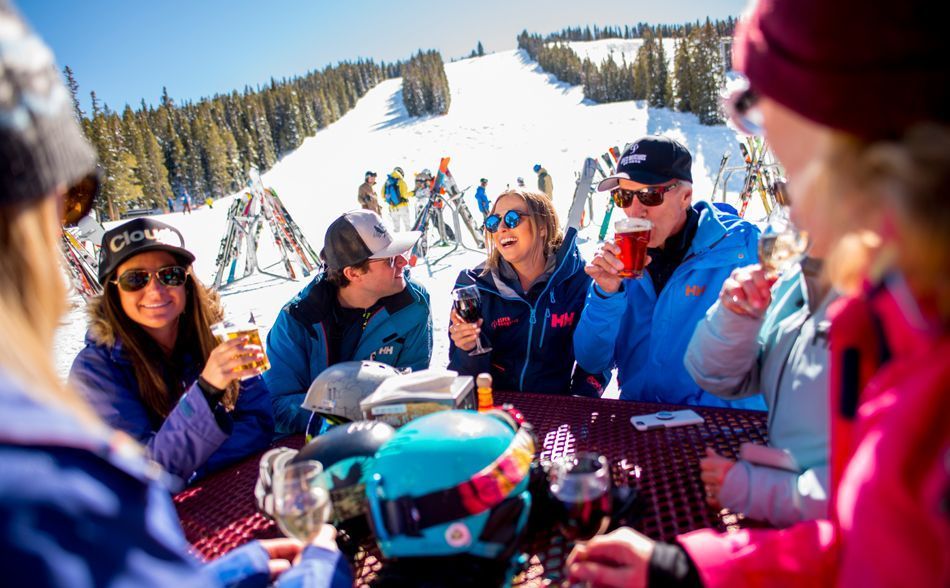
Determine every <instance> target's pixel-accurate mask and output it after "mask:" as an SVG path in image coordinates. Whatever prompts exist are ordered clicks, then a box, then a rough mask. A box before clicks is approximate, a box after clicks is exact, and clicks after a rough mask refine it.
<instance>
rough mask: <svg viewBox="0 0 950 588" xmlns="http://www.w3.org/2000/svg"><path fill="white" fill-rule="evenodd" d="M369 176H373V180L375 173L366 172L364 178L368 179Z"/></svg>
mask: <svg viewBox="0 0 950 588" xmlns="http://www.w3.org/2000/svg"><path fill="white" fill-rule="evenodd" d="M370 176H373V177H374V178H375V177H376V172H374V171H368V172H366V176H365V177H367V178H368V177H370Z"/></svg>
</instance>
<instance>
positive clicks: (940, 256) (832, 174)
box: [808, 124, 950, 330]
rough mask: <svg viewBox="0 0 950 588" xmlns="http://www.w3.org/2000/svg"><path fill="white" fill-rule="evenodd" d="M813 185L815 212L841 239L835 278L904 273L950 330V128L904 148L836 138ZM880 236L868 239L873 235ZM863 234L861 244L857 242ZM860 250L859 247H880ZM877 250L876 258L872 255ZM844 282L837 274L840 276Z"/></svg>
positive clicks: (912, 136)
mask: <svg viewBox="0 0 950 588" xmlns="http://www.w3.org/2000/svg"><path fill="white" fill-rule="evenodd" d="M818 167H819V172H818V173H816V175H818V176H820V180H818V181H816V182H814V183H813V184H812V186H811V188H812V190H811V191H812V195H811V196H808V198H809V199H811V200H813V206H821V207H822V208H821V210H822V211H823V212H824V213H825V214H827V215H829V216H828V219H827V221H826V222H825V223H823V224H825V225H826V226H829V227H834V229H835V233H836V235H837V237H838V239H837V243H836V247H835V248H834V249H833V251H832V253H831V254H830V255H829V261H830V262H831V263H830V266H831V267H832V268H843V269H839V271H838V272H833V274H832V275H831V279H832V280H833V281H835V282H836V283H840V282H841V281H842V275H844V276H846V277H849V276H853V275H854V271H853V269H854V266H855V264H856V261H855V260H856V259H861V258H863V257H865V256H866V264H865V265H866V266H868V267H866V268H865V272H864V273H870V274H872V277H873V274H874V273H876V272H878V271H880V270H881V269H882V268H885V267H886V266H895V265H896V267H898V268H899V269H900V270H901V272H902V273H903V275H904V277H905V278H906V279H907V281H908V283H909V285H910V287H911V290H912V291H913V292H914V294H915V295H916V297H917V298H918V300H919V301H921V302H923V303H925V304H926V305H928V306H932V307H933V309H934V310H935V311H936V312H937V314H938V316H939V318H940V320H941V322H942V324H943V328H944V329H945V330H946V329H948V327H950V197H948V194H950V127H947V126H944V125H938V124H925V125H920V126H917V127H915V128H912V129H910V130H909V131H908V132H907V133H906V134H905V135H904V137H903V138H902V139H900V140H897V141H877V142H873V143H869V142H865V141H861V140H858V139H855V138H854V137H851V136H847V135H844V134H840V133H834V134H833V136H832V138H831V143H830V147H829V150H828V156H827V157H826V158H824V159H823V160H822V161H821V162H819V165H818ZM868 229H870V230H872V231H873V232H874V233H876V235H877V237H878V239H874V238H869V237H868V235H867V233H866V231H867V230H868ZM858 234H860V236H859V237H856V236H855V235H858ZM876 241H879V242H880V243H879V246H877V247H874V246H872V247H867V248H866V250H865V251H861V250H860V247H858V248H857V249H856V243H858V242H861V243H864V244H869V243H871V244H873V243H875V242H876ZM868 250H871V251H872V253H871V254H870V255H868V254H867V251H868ZM836 273H837V274H838V275H835V274H836Z"/></svg>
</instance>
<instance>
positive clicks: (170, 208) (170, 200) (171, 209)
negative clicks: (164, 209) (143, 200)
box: [167, 196, 175, 213]
mask: <svg viewBox="0 0 950 588" xmlns="http://www.w3.org/2000/svg"><path fill="white" fill-rule="evenodd" d="M167 201H168V212H169V213H172V212H175V199H174V198H172V197H171V196H169V197H168V198H167Z"/></svg>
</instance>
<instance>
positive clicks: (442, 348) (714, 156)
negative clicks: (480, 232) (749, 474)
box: [56, 40, 762, 375]
mask: <svg viewBox="0 0 950 588" xmlns="http://www.w3.org/2000/svg"><path fill="white" fill-rule="evenodd" d="M612 43H613V45H612V48H613V49H614V50H617V51H620V50H625V51H628V52H629V51H634V52H635V44H637V43H638V42H637V41H626V42H624V41H616V40H615V41H612ZM617 43H621V44H622V43H628V44H630V45H631V47H626V48H625V47H615V45H617ZM445 69H446V73H447V75H448V78H449V84H450V86H451V90H452V104H451V109H450V112H449V113H448V114H447V115H445V116H439V117H424V118H415V119H414V118H410V117H409V116H408V115H407V114H406V111H405V108H404V107H403V105H402V97H401V82H402V81H401V79H392V80H387V81H384V82H382V83H380V84H379V85H378V86H377V87H375V88H374V89H372V90H371V91H370V92H368V93H367V94H366V95H365V96H364V97H363V98H362V99H360V101H359V103H358V104H357V105H356V107H355V108H353V109H352V110H351V111H350V112H349V113H347V114H346V115H345V116H344V117H343V118H341V119H340V120H339V121H337V122H336V123H334V124H333V125H331V126H330V127H328V128H326V129H324V130H321V131H320V132H318V133H317V134H316V135H315V136H313V137H310V138H308V139H306V140H305V141H304V142H303V144H302V145H301V146H300V148H299V149H297V150H296V151H294V152H293V153H291V154H289V155H287V156H285V157H284V158H283V159H282V160H281V161H280V162H278V163H277V164H276V165H275V166H274V167H273V168H272V169H271V170H270V171H268V172H267V173H266V174H264V175H263V181H264V184H265V185H267V186H271V187H273V188H275V189H276V190H277V193H278V194H279V195H280V197H281V199H282V200H283V201H284V203H285V204H286V206H287V208H288V209H289V210H290V212H291V214H292V215H293V217H294V219H295V220H296V221H297V223H298V224H299V225H300V226H301V228H302V229H303V231H304V233H305V235H306V236H307V238H308V239H309V240H310V242H311V243H312V244H313V246H314V247H315V248H316V249H318V250H319V249H320V248H321V247H322V244H323V236H324V231H325V230H326V227H327V226H328V225H329V223H330V222H331V221H332V220H333V219H334V218H335V217H337V216H338V215H340V214H341V213H343V212H345V211H347V210H350V209H353V208H357V207H358V204H357V201H356V190H357V187H358V186H359V184H360V183H361V182H362V181H363V175H364V172H365V171H367V170H373V171H376V172H378V173H379V175H380V180H382V179H383V178H385V174H386V173H387V172H389V171H391V170H392V169H393V167H395V166H400V167H402V168H403V169H404V170H405V172H406V174H407V176H409V177H410V178H411V177H412V175H414V174H415V173H416V172H418V171H421V170H422V169H423V168H428V169H430V170H434V169H436V168H437V167H438V163H439V159H440V158H441V157H443V156H451V158H452V162H451V169H452V173H453V175H454V176H455V178H456V180H457V182H458V184H459V186H460V187H462V188H465V187H467V186H470V185H473V184H476V183H477V182H478V179H479V178H481V177H485V178H487V179H488V180H489V184H488V188H489V194H490V195H497V194H498V193H500V192H501V191H502V190H504V188H505V187H506V186H507V185H512V186H513V185H515V178H517V177H518V176H521V177H524V179H525V180H526V183H527V185H528V186H529V187H534V186H536V185H537V181H536V176H535V174H534V172H533V171H532V167H533V165H534V164H535V163H540V164H542V165H543V166H544V167H545V168H547V170H548V171H549V173H550V174H551V176H552V177H553V179H554V200H555V204H556V206H557V208H558V212H559V213H560V214H561V217H562V219H563V218H565V217H566V215H567V210H568V208H569V206H570V199H571V197H572V195H573V191H574V174H575V172H576V171H578V170H579V169H580V167H581V164H582V162H583V160H584V158H585V157H587V156H599V154H601V153H603V152H604V151H605V150H606V149H607V148H608V147H609V146H613V145H618V146H620V147H621V148H622V147H623V146H624V144H625V143H628V142H630V141H633V140H635V139H637V138H638V137H640V136H642V135H645V134H650V133H662V134H666V135H669V136H671V137H673V138H675V139H677V140H679V141H681V142H682V143H683V144H685V145H686V146H687V147H688V148H689V149H690V150H691V151H692V153H693V178H694V197H695V198H700V199H701V198H708V195H709V193H710V191H711V190H712V183H713V180H714V177H715V175H716V172H717V170H718V166H719V162H720V158H721V156H722V154H723V152H725V151H728V152H729V153H731V159H730V161H731V162H739V161H741V159H740V155H739V151H738V146H737V141H736V135H735V133H734V132H733V131H732V130H731V129H729V128H727V127H725V126H718V127H706V126H702V125H700V124H699V122H698V121H697V119H696V117H695V116H694V115H691V114H681V113H675V112H672V111H669V110H666V109H651V108H647V107H646V106H645V105H644V104H643V103H642V102H620V103H613V104H595V103H592V102H590V101H588V100H585V99H584V96H583V91H582V89H581V88H580V87H576V86H568V85H566V84H563V83H560V82H558V81H557V80H555V79H554V78H553V77H552V76H550V75H548V74H546V73H544V72H543V71H542V70H541V69H540V68H539V67H538V65H537V64H536V63H535V62H533V61H531V60H530V59H529V58H528V57H527V56H526V54H524V53H523V52H521V51H506V52H500V53H495V54H492V55H487V56H485V57H480V58H473V59H465V60H462V61H458V62H454V63H449V64H446V66H445ZM739 175H741V174H737V177H735V179H734V183H733V184H732V185H731V186H730V188H731V189H732V190H738V188H739V183H738V180H740V179H741V178H739V177H738V176H739ZM381 183H382V181H380V182H379V184H378V185H381ZM410 183H411V182H410ZM231 198H233V195H232V196H231V197H228V198H225V199H222V200H221V201H218V202H216V203H215V205H214V208H213V209H208V208H205V207H203V208H201V209H198V210H196V211H195V212H194V213H193V214H191V215H184V214H182V213H174V214H170V215H164V216H162V217H159V218H160V219H161V220H162V221H164V222H167V223H169V224H171V225H174V226H175V227H177V228H178V229H179V230H181V231H182V233H183V234H184V236H185V241H186V245H187V246H188V247H189V249H191V250H192V251H193V252H194V253H195V255H196V256H197V261H196V262H195V268H196V271H197V273H198V275H199V276H200V277H201V278H202V279H204V280H205V281H206V282H207V283H210V282H211V281H212V278H213V275H214V270H215V267H214V263H215V257H216V256H217V253H218V247H219V244H220V240H221V236H222V235H223V233H224V230H225V227H226V218H227V208H228V206H229V204H230V199H231ZM466 199H467V201H468V204H469V207H470V208H471V209H472V210H473V211H477V208H476V206H475V202H474V189H472V190H469V191H468V192H467V193H466ZM595 202H596V206H597V209H598V210H597V214H596V217H597V220H598V222H599V220H600V219H601V218H602V217H603V210H604V209H605V208H606V203H607V196H606V195H605V194H599V195H596V196H595ZM755 204H756V203H754V202H753V205H752V207H751V209H750V212H749V214H748V215H747V216H749V217H751V218H753V219H756V218H760V217H761V216H762V214H761V205H760V204H759V206H758V207H756V206H755ZM265 234H266V229H265ZM581 237H582V238H586V242H585V243H583V244H582V246H581V249H582V251H583V252H584V253H585V255H586V256H587V257H588V258H589V257H590V256H591V255H592V254H593V251H594V250H595V249H596V246H597V243H596V240H597V235H596V228H593V227H592V228H588V229H587V230H586V231H582V232H581ZM264 240H265V241H266V239H264ZM432 251H433V253H434V254H438V253H439V252H440V251H448V249H439V248H434V249H433V250H432ZM269 254H270V255H269ZM261 258H262V261H265V262H268V263H270V262H274V261H276V260H277V257H276V253H275V252H273V251H268V249H267V248H266V247H265V248H264V249H263V250H262V252H261ZM483 258H484V254H483V253H480V252H479V253H476V252H470V251H462V252H459V253H454V254H452V255H450V256H449V257H447V258H446V259H445V260H444V261H442V262H440V263H439V264H438V265H437V266H435V267H433V268H432V275H431V276H430V275H429V274H428V272H427V271H426V268H425V266H419V267H417V268H415V269H414V270H413V272H412V275H413V277H414V278H415V279H418V280H419V281H420V282H422V283H423V284H424V285H425V286H426V287H427V288H428V290H429V293H430V295H431V298H432V312H433V322H434V325H435V350H434V354H433V359H432V365H433V366H444V365H445V364H446V363H447V362H448V355H447V350H448V335H447V332H446V328H447V322H448V313H449V308H450V297H449V292H450V290H451V288H452V284H453V283H454V280H455V277H456V276H457V275H458V272H459V271H460V270H462V269H464V268H467V267H472V266H474V265H476V264H477V263H478V262H479V261H480V260H481V259H483ZM305 283H306V282H305V281H298V282H289V281H282V280H277V279H275V278H269V277H261V276H256V277H253V278H251V279H249V280H246V281H243V282H240V283H239V284H236V285H235V286H234V287H233V288H229V289H227V290H225V291H224V292H223V300H224V304H225V306H226V308H227V310H228V312H229V313H230V314H233V315H234V316H236V317H239V318H247V315H248V314H249V313H251V312H253V314H254V315H255V318H256V320H257V322H258V324H260V325H262V327H263V328H264V330H266V329H268V328H269V327H270V325H271V324H272V323H273V321H274V319H275V317H276V315H277V313H278V311H279V310H280V308H281V307H282V306H283V305H284V303H286V302H287V301H288V300H289V299H290V298H291V297H292V296H293V295H294V294H295V293H296V292H297V291H299V290H300V289H301V288H303V287H304V285H305ZM75 302H76V307H75V308H74V309H73V310H72V311H71V312H70V313H69V314H68V315H67V316H66V317H64V324H63V327H62V330H61V333H60V336H59V338H58V341H59V343H58V345H57V349H56V361H57V365H58V366H59V368H60V371H61V373H62V374H64V375H65V374H66V373H67V372H68V370H69V366H70V364H71V363H72V358H73V357H74V356H75V354H76V353H77V352H78V350H79V349H80V348H81V347H82V344H83V333H84V331H85V316H84V312H83V308H82V304H81V302H80V301H79V300H78V299H77V300H76V301H75Z"/></svg>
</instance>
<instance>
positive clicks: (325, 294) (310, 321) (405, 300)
mask: <svg viewBox="0 0 950 588" xmlns="http://www.w3.org/2000/svg"><path fill="white" fill-rule="evenodd" d="M336 296H337V288H336V286H334V285H333V284H331V283H330V282H328V281H327V280H326V274H324V273H321V274H319V275H317V276H316V277H314V279H313V281H312V282H311V283H310V284H309V285H308V286H307V287H306V288H304V289H303V290H302V291H301V292H300V294H298V295H297V297H296V298H294V299H293V300H291V301H290V302H289V303H287V306H286V309H287V313H288V314H289V315H290V316H291V317H292V318H294V319H296V320H298V321H300V322H301V323H303V324H305V325H315V324H319V323H321V322H323V321H324V320H326V318H327V317H328V316H329V315H330V313H331V312H333V301H334V300H336ZM417 296H418V294H417V293H416V289H415V287H414V285H413V283H412V282H410V281H409V278H408V277H407V278H406V287H405V288H403V290H402V292H398V293H396V294H393V295H392V296H386V297H385V298H380V299H379V300H378V301H377V302H376V304H374V305H373V308H374V309H377V308H383V309H385V310H386V312H388V313H389V314H390V316H391V315H393V314H396V313H397V312H399V311H400V310H402V309H404V308H407V307H409V306H412V305H413V304H415V302H416V297H417Z"/></svg>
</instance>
